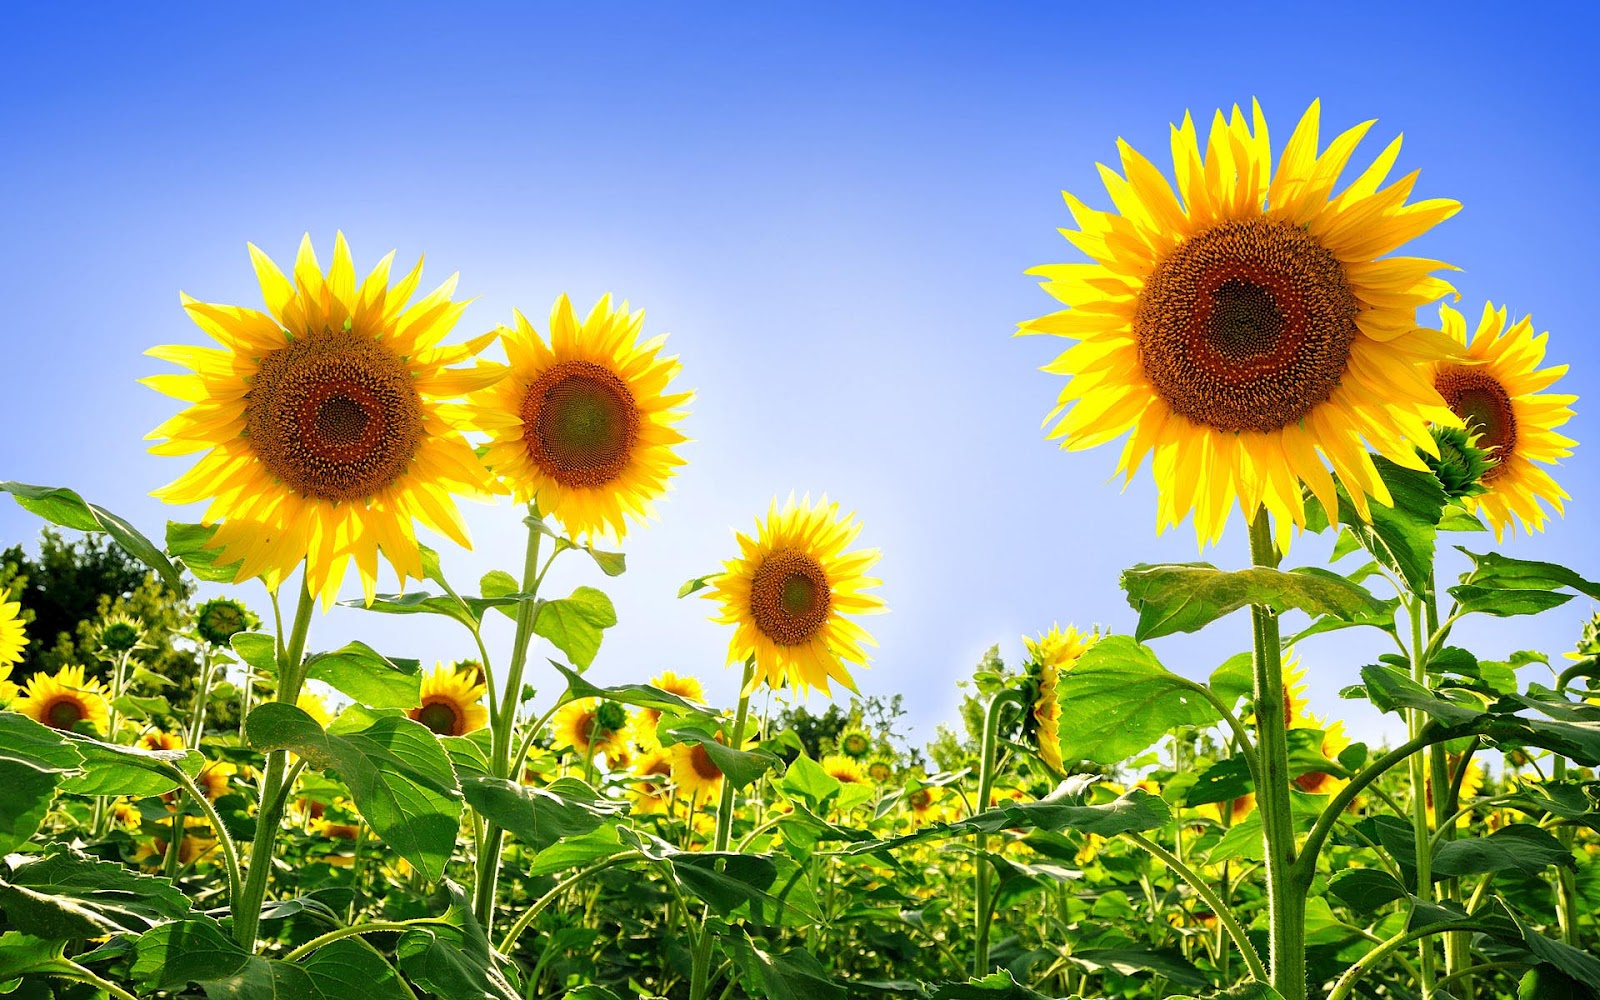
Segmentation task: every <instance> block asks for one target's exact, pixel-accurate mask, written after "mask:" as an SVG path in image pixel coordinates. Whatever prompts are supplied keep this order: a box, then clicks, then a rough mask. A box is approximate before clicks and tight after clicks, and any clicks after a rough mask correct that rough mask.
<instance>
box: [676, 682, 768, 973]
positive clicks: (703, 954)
mask: <svg viewBox="0 0 1600 1000" xmlns="http://www.w3.org/2000/svg"><path fill="white" fill-rule="evenodd" d="M755 669H756V663H755V660H753V659H751V660H746V661H745V664H744V677H743V678H742V679H741V680H740V682H739V707H738V709H737V710H735V712H734V715H733V732H731V733H729V734H728V736H729V737H730V741H729V745H730V746H732V747H735V748H736V749H741V750H742V749H744V725H745V722H746V720H747V719H749V717H750V684H751V681H752V680H754V678H755ZM689 826H690V828H691V829H693V827H694V812H693V811H692V810H691V811H690V813H689ZM732 835H733V782H732V781H730V780H728V778H727V777H724V778H723V779H722V798H721V799H719V800H718V802H717V835H716V840H715V841H714V844H715V846H714V848H713V850H715V851H716V852H717V853H718V854H721V853H722V852H723V851H726V850H727V849H728V841H729V840H730V839H731V838H732ZM710 919H711V907H710V906H707V907H706V910H705V915H704V916H703V917H702V918H701V921H700V938H699V940H698V941H696V942H695V949H694V966H693V969H692V971H691V972H690V979H689V1000H706V993H707V991H708V990H709V989H710V988H711V946H712V944H713V943H714V941H713V940H712V937H713V936H712V934H711V929H710V927H709V926H707V925H708V923H709V922H710Z"/></svg>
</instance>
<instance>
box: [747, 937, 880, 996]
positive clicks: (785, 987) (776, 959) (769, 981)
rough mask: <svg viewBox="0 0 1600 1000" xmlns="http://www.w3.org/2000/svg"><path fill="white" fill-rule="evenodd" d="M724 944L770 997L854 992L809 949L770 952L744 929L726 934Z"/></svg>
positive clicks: (833, 994) (836, 994) (759, 988)
mask: <svg viewBox="0 0 1600 1000" xmlns="http://www.w3.org/2000/svg"><path fill="white" fill-rule="evenodd" d="M722 943H723V947H725V948H727V949H728V950H729V951H730V952H731V953H732V955H733V958H734V960H735V961H736V962H738V964H739V968H740V969H741V970H742V971H743V972H744V974H745V976H746V977H748V978H750V979H753V980H755V985H756V986H757V987H758V990H759V993H760V995H763V996H766V997H768V998H769V1000H846V998H847V997H848V996H849V995H850V991H849V990H848V989H846V988H845V986H844V984H842V983H840V982H839V981H838V980H836V979H834V978H833V976H832V975H831V974H829V972H828V970H827V969H826V968H824V967H823V965H822V963H821V962H819V961H817V959H816V957H815V956H813V955H812V954H811V953H810V952H808V951H805V950H803V949H798V948H797V949H795V950H792V951H786V952H782V953H777V954H775V953H771V952H767V951H764V950H763V949H762V948H761V947H759V946H758V945H757V944H756V943H755V942H754V941H752V940H751V939H750V937H749V935H748V934H745V933H742V932H741V933H734V934H728V935H726V936H724V937H723V938H722Z"/></svg>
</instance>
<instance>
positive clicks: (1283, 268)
mask: <svg viewBox="0 0 1600 1000" xmlns="http://www.w3.org/2000/svg"><path fill="white" fill-rule="evenodd" d="M1360 308H1361V307H1360V303H1359V302H1357V301H1356V298H1355V295H1354V294H1353V293H1352V292H1351V291H1350V285H1349V282H1348V281H1347V280H1346V276H1345V271H1344V265H1342V264H1341V263H1340V262H1339V260H1338V258H1336V257H1334V256H1333V254H1331V253H1330V252H1328V250H1327V248H1326V247H1324V246H1323V245H1322V244H1321V243H1319V242H1318V241H1317V240H1316V238H1315V237H1313V236H1312V235H1311V234H1309V233H1307V232H1305V231H1304V230H1302V229H1300V228H1299V227H1297V226H1294V225H1292V224H1290V223H1287V222H1272V221H1269V220H1266V219H1256V220H1252V221H1248V222H1224V223H1221V224H1219V225H1216V226H1213V227H1212V228H1210V229H1207V230H1205V231H1204V232H1201V233H1199V234H1197V235H1195V236H1193V237H1190V238H1189V239H1187V240H1184V241H1183V242H1182V243H1179V244H1178V246H1177V247H1175V248H1174V249H1173V250H1172V252H1171V253H1170V254H1168V255H1167V257H1166V259H1165V260H1163V261H1162V262H1161V263H1160V264H1158V265H1157V266H1156V269H1155V271H1154V272H1152V273H1151V275H1150V277H1149V279H1148V281H1147V282H1146V283H1145V287H1144V291H1143V292H1142V293H1141V294H1140V297H1139V306H1138V311H1137V313H1136V315H1135V317H1134V335H1135V337H1136V339H1137V342H1138V348H1139V363H1140V366H1141V367H1142V368H1143V370H1144V375H1145V377H1146V378H1147V379H1149V380H1150V384H1151V386H1152V387H1153V388H1154V389H1155V391H1156V393H1157V394H1158V395H1159V396H1160V397H1161V398H1162V400H1163V401H1165V402H1166V403H1167V405H1168V406H1169V407H1171V408H1172V409H1173V410H1174V411H1175V412H1177V413H1179V414H1182V415H1183V416H1185V417H1187V418H1188V419H1190V420H1191V421H1193V422H1195V423H1197V424H1202V425H1204V426H1207V427H1211V428H1214V429H1216V430H1219V431H1228V432H1239V431H1259V432H1271V431H1276V430H1280V429H1282V428H1284V427H1287V426H1290V425H1292V424H1294V423H1296V422H1298V421H1299V420H1300V419H1301V418H1302V417H1304V416H1305V415H1306V414H1307V413H1308V412H1310V410H1311V409H1312V408H1313V407H1315V406H1317V405H1318V404H1320V403H1322V402H1325V401H1326V400H1327V399H1328V397H1329V396H1330V395H1331V394H1332V393H1333V390H1334V389H1335V388H1337V387H1338V385H1339V379H1340V377H1341V376H1342V375H1343V374H1344V371H1345V368H1346V366H1347V365H1348V363H1349V360H1350V346H1351V344H1352V343H1354V341H1355V338H1356V334H1357V332H1358V331H1357V329H1356V322H1355V320H1356V314H1357V313H1358V312H1359V311H1360Z"/></svg>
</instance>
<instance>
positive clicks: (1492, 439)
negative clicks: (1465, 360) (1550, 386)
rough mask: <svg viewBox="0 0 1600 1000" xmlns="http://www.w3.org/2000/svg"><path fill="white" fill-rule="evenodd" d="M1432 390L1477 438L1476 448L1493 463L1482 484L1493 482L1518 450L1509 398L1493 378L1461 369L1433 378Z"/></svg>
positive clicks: (1515, 416)
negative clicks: (1491, 459)
mask: <svg viewBox="0 0 1600 1000" xmlns="http://www.w3.org/2000/svg"><path fill="white" fill-rule="evenodd" d="M1433 387H1434V388H1435V389H1437V390H1439V395H1441V396H1443V397H1444V401H1445V405H1446V406H1448V407H1450V411H1451V412H1452V413H1454V414H1455V415H1456V416H1458V417H1460V418H1461V421H1462V423H1464V424H1466V425H1467V427H1468V428H1469V429H1470V430H1472V431H1476V432H1477V433H1478V434H1479V435H1480V437H1479V438H1478V442H1477V444H1478V447H1479V448H1482V449H1483V450H1484V451H1486V452H1488V453H1489V456H1490V457H1491V458H1493V459H1495V464H1494V465H1491V466H1490V467H1489V470H1488V471H1487V472H1485V473H1484V474H1483V481H1484V482H1485V483H1488V482H1493V481H1494V480H1495V478H1497V477H1498V476H1500V475H1501V474H1502V473H1503V472H1504V471H1505V468H1506V459H1508V458H1510V457H1511V456H1512V455H1513V454H1514V453H1515V452H1516V449H1517V414H1516V411H1514V410H1513V409H1512V408H1511V395H1510V394H1509V393H1507V392H1506V389H1505V386H1503V385H1501V384H1500V383H1499V381H1498V380H1496V379H1495V377H1494V376H1492V375H1489V374H1488V373H1486V372H1482V371H1477V370H1474V369H1472V368H1463V367H1451V368H1446V369H1444V370H1443V371H1441V372H1440V373H1439V374H1438V375H1437V376H1435V377H1434V380H1433Z"/></svg>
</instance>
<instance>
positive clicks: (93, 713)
mask: <svg viewBox="0 0 1600 1000" xmlns="http://www.w3.org/2000/svg"><path fill="white" fill-rule="evenodd" d="M11 710H12V711H13V712H18V713H20V714H22V715H26V716H28V717H29V718H30V719H32V720H33V721H35V722H38V723H42V724H44V725H46V726H50V727H51V728H53V729H72V728H73V727H74V726H76V725H77V724H78V723H80V722H89V723H92V724H93V725H94V727H95V728H96V729H98V730H99V731H100V732H101V733H105V731H106V728H107V727H108V726H109V725H110V723H111V717H110V716H111V705H110V703H108V702H107V701H106V689H105V687H104V686H103V685H101V683H100V681H99V680H98V679H97V678H93V677H89V678H85V677H84V673H83V668H82V667H80V666H67V667H62V668H61V669H60V670H58V671H56V673H55V676H53V677H47V676H45V675H44V674H42V673H41V674H34V675H33V676H32V677H29V678H28V683H27V686H26V687H24V688H23V696H22V697H21V698H20V699H18V700H17V701H16V702H15V703H14V704H13V705H12V706H11Z"/></svg>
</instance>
